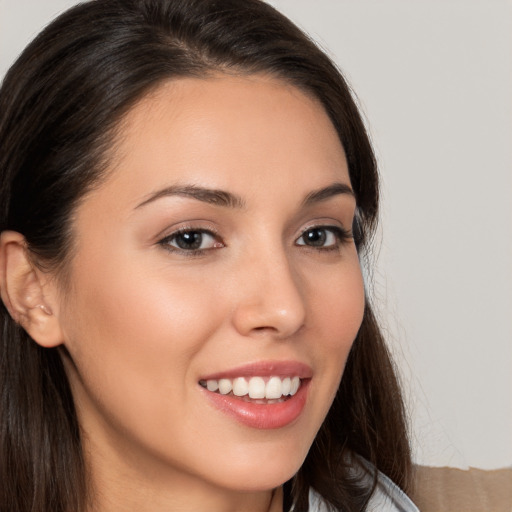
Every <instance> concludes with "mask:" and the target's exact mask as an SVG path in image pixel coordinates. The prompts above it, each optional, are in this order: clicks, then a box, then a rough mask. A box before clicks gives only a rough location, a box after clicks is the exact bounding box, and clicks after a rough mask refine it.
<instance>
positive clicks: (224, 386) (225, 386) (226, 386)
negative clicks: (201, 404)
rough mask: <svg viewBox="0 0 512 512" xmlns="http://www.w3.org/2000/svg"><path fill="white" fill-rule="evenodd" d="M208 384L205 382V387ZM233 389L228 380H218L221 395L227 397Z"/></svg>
mask: <svg viewBox="0 0 512 512" xmlns="http://www.w3.org/2000/svg"><path fill="white" fill-rule="evenodd" d="M208 382H209V381H206V387H208ZM232 389H233V385H232V384H231V381H230V380H229V379H220V380H219V393H220V394H221V395H227V394H228V393H229V392H231V390H232Z"/></svg>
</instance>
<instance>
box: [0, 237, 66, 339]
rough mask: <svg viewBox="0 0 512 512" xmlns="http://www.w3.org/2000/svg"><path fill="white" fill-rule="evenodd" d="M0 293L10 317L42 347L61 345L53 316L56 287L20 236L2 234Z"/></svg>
mask: <svg viewBox="0 0 512 512" xmlns="http://www.w3.org/2000/svg"><path fill="white" fill-rule="evenodd" d="M0 293H1V297H2V301H3V303H4V304H5V306H6V308H7V310H8V311H9V314H10V315H11V317H12V318H13V319H14V320H15V321H16V322H17V323H19V324H20V325H21V326H22V327H23V328H24V329H25V330H26V331H27V333H28V334H29V335H30V336H31V338H32V339H33V340H34V341H35V342H36V343H38V344H39V345H41V346H43V347H48V348H50V347H56V346H58V345H60V344H61V343H62V331H61V329H60V324H59V321H58V318H57V316H55V314H54V309H55V308H54V307H53V302H54V300H55V297H53V295H54V290H53V287H51V286H50V285H49V279H48V277H47V276H46V275H45V274H44V273H43V272H42V271H41V270H39V269H38V268H36V267H35V266H34V264H33V263H32V261H31V260H30V258H29V255H28V251H27V247H26V242H25V239H24V237H23V235H21V234H20V233H17V232H15V231H3V232H2V233H1V234H0Z"/></svg>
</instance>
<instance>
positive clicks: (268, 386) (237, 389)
mask: <svg viewBox="0 0 512 512" xmlns="http://www.w3.org/2000/svg"><path fill="white" fill-rule="evenodd" d="M201 385H203V387H206V388H207V389H208V391H212V392H216V391H218V392H219V393H220V394H221V395H227V394H229V393H231V392H233V395H235V396H238V397H246V395H249V396H248V398H251V399H253V400H262V399H266V400H270V401H271V402H270V403H273V401H274V400H279V399H281V397H285V396H289V395H291V396H293V395H295V393H297V391H298V389H299V387H300V378H299V377H292V378H291V377H285V378H284V379H281V378H279V377H270V378H267V380H265V378H264V377H251V378H250V379H249V381H247V379H246V378H244V377H237V378H236V379H233V380H231V379H220V380H218V381H217V380H214V379H210V380H207V381H206V382H205V381H201ZM266 403H269V402H266Z"/></svg>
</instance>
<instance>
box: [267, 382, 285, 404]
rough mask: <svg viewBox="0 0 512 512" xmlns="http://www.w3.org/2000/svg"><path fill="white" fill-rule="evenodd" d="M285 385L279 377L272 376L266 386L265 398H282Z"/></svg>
mask: <svg viewBox="0 0 512 512" xmlns="http://www.w3.org/2000/svg"><path fill="white" fill-rule="evenodd" d="M282 389H283V385H282V383H281V379H280V378H279V377H271V378H270V380H269V381H268V382H267V387H266V388H265V398H270V399H272V398H280V397H281V395H282V394H283V392H282Z"/></svg>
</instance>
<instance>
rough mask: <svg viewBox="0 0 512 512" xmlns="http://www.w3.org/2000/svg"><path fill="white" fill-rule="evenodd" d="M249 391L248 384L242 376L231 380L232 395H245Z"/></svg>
mask: <svg viewBox="0 0 512 512" xmlns="http://www.w3.org/2000/svg"><path fill="white" fill-rule="evenodd" d="M247 393H249V384H247V381H246V380H245V379H244V378H243V377H239V378H238V379H235V380H234V381H233V395H235V396H245V395H247Z"/></svg>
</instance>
